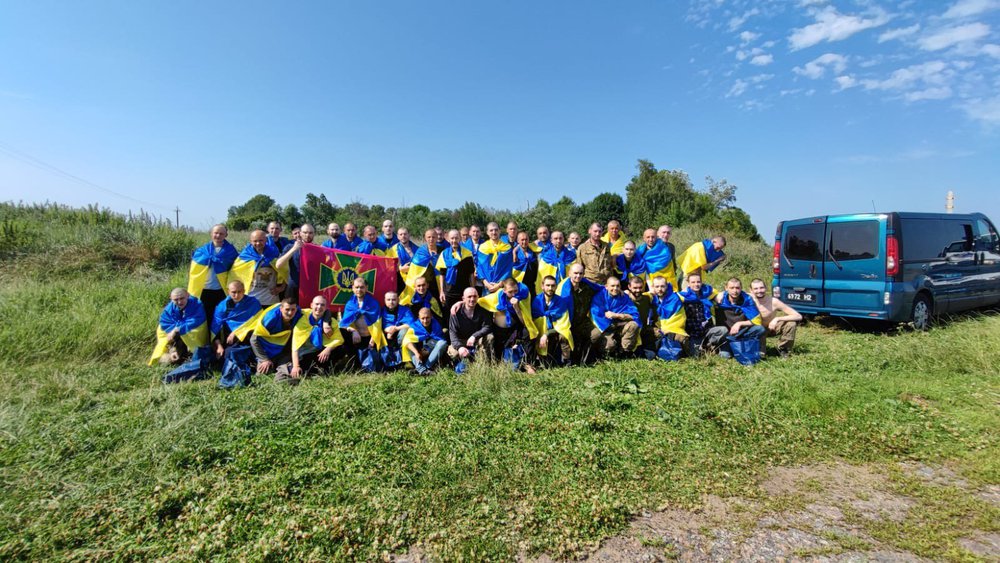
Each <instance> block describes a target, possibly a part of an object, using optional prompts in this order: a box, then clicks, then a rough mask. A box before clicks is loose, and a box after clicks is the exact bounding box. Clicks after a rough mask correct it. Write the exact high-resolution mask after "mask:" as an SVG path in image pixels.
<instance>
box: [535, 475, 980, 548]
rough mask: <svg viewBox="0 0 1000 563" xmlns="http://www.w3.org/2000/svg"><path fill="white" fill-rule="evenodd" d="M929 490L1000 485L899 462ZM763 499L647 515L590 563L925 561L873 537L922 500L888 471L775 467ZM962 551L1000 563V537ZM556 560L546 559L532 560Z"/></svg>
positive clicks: (975, 540) (971, 542) (968, 543)
mask: <svg viewBox="0 0 1000 563" xmlns="http://www.w3.org/2000/svg"><path fill="white" fill-rule="evenodd" d="M899 469H900V470H901V471H902V473H903V474H904V475H907V476H912V477H916V478H917V479H918V480H919V482H920V483H922V484H923V485H926V486H927V487H940V488H942V490H945V489H952V490H954V489H959V490H962V491H965V492H968V493H969V494H972V495H975V496H976V497H978V498H979V499H981V500H983V501H985V502H988V503H992V504H993V505H995V506H1000V487H996V486H992V487H987V488H984V489H979V490H974V489H972V488H970V487H969V486H968V484H967V483H965V482H964V481H963V480H962V479H960V478H959V477H958V476H957V475H955V473H953V472H952V471H950V470H948V469H947V468H931V467H927V466H924V465H915V464H914V465H910V464H907V465H901V466H899ZM761 489H762V491H763V492H764V493H766V494H764V495H762V497H761V498H760V499H754V500H748V499H740V498H729V499H721V498H718V497H711V496H710V497H706V498H705V499H704V502H703V504H702V508H700V509H699V510H695V511H689V510H670V509H668V510H664V511H660V512H646V513H643V514H641V515H639V516H638V517H637V518H635V520H634V521H633V522H632V525H631V527H630V529H629V530H628V531H627V532H626V533H624V534H622V535H620V536H616V537H612V538H609V539H607V540H605V541H604V542H602V544H601V546H600V548H599V549H598V550H597V551H595V552H594V553H591V554H590V555H589V556H587V557H585V559H584V560H585V561H591V562H598V561H600V562H625V561H650V562H652V561H671V560H680V561H781V560H822V561H924V560H925V559H924V558H922V557H919V556H917V555H915V554H914V553H912V552H910V551H908V550H906V549H902V548H900V547H899V546H891V545H887V544H886V543H885V542H880V541H879V540H878V539H876V538H875V537H873V536H872V534H870V533H869V530H871V529H872V526H876V527H878V526H879V525H881V524H889V525H890V526H891V525H892V524H893V523H896V524H899V525H900V526H902V525H905V524H906V522H907V521H908V519H910V518H911V516H916V515H913V514H911V512H912V511H914V510H915V507H917V505H918V504H919V503H918V502H917V501H916V500H915V499H914V498H911V497H908V496H906V495H904V494H900V493H898V492H894V490H895V488H894V487H893V486H891V484H890V479H889V476H888V471H879V470H876V469H871V468H867V467H859V466H851V465H846V464H842V463H836V464H828V465H818V466H806V467H795V468H778V469H776V470H774V471H772V472H771V475H770V477H769V478H768V479H767V480H766V481H765V482H763V483H761ZM957 547H958V550H956V551H954V552H953V553H954V555H955V556H957V557H969V556H972V557H973V558H980V559H983V560H987V561H1000V534H998V533H996V532H992V533H986V532H975V531H973V532H972V533H971V534H970V535H969V536H968V537H964V538H961V539H959V540H958V541H957ZM531 560H533V561H538V562H547V561H551V559H549V558H548V557H545V556H542V557H540V558H537V559H531Z"/></svg>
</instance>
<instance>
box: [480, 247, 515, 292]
mask: <svg viewBox="0 0 1000 563" xmlns="http://www.w3.org/2000/svg"><path fill="white" fill-rule="evenodd" d="M513 270H514V256H513V253H512V252H511V248H510V245H509V244H507V243H505V242H503V241H497V242H493V241H492V240H487V241H486V242H484V243H482V244H480V245H479V251H478V252H477V253H476V277H477V278H479V279H483V280H486V281H488V282H490V283H499V282H502V281H503V280H505V279H507V278H509V277H511V275H512V274H513Z"/></svg>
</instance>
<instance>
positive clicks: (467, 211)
mask: <svg viewBox="0 0 1000 563" xmlns="http://www.w3.org/2000/svg"><path fill="white" fill-rule="evenodd" d="M456 213H457V215H458V217H457V219H458V224H459V225H462V226H466V227H467V226H469V225H479V227H480V228H482V229H485V228H486V223H488V222H489V221H490V214H489V213H488V212H487V211H486V209H484V208H483V206H482V205H479V204H478V203H474V202H471V201H467V202H465V203H464V204H462V207H459V208H458V210H457V211H456Z"/></svg>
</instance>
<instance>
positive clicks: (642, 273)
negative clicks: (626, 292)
mask: <svg viewBox="0 0 1000 563" xmlns="http://www.w3.org/2000/svg"><path fill="white" fill-rule="evenodd" d="M615 269H616V270H617V271H618V272H619V273H620V274H621V282H622V284H623V285H624V284H627V283H628V280H629V278H632V277H636V278H639V279H641V280H643V281H646V261H645V260H643V259H642V256H639V255H638V254H636V255H634V256H632V262H631V263H629V264H626V263H625V255H624V254H619V255H618V256H615Z"/></svg>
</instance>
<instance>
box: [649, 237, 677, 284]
mask: <svg viewBox="0 0 1000 563" xmlns="http://www.w3.org/2000/svg"><path fill="white" fill-rule="evenodd" d="M642 259H643V260H644V261H645V262H646V273H648V274H649V279H650V280H654V279H656V278H657V277H659V276H662V277H663V278H664V279H665V280H667V283H669V284H671V285H672V286H673V287H677V268H676V264H674V256H673V255H672V254H671V252H670V247H669V246H667V245H666V244H665V243H664V242H663V241H662V240H657V241H656V243H655V244H653V247H652V248H648V249H646V253H645V254H643V256H642Z"/></svg>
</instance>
